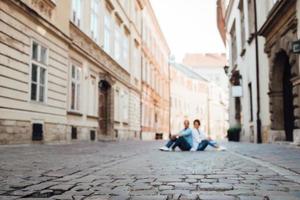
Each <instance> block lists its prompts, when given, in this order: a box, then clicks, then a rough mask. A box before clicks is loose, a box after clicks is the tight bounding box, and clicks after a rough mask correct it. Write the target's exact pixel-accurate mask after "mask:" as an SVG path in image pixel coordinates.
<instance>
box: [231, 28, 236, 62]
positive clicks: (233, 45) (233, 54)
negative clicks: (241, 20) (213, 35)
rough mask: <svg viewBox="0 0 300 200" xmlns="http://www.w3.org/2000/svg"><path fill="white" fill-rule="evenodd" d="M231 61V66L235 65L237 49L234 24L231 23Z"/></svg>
mask: <svg viewBox="0 0 300 200" xmlns="http://www.w3.org/2000/svg"><path fill="white" fill-rule="evenodd" d="M230 36H231V59H232V66H234V65H235V64H236V61H237V60H236V59H237V48H236V31H235V23H233V25H232V28H231V31H230Z"/></svg>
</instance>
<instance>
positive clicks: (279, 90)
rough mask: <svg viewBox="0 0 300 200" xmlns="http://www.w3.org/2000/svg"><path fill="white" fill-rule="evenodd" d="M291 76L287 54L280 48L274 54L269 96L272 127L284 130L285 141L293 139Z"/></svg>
mask: <svg viewBox="0 0 300 200" xmlns="http://www.w3.org/2000/svg"><path fill="white" fill-rule="evenodd" d="M291 78H292V72H291V65H290V63H289V56H288V55H287V54H286V52H285V51H283V50H282V51H280V52H279V53H277V54H276V57H275V59H274V66H273V74H272V81H271V86H272V91H271V95H270V96H271V98H272V111H273V119H274V120H273V127H274V128H275V129H277V130H280V129H281V130H284V132H285V138H286V141H293V130H294V120H295V116H294V106H293V84H292V81H291ZM274 123H276V124H274Z"/></svg>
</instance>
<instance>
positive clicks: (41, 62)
mask: <svg viewBox="0 0 300 200" xmlns="http://www.w3.org/2000/svg"><path fill="white" fill-rule="evenodd" d="M47 63H48V49H47V48H46V47H44V46H42V45H40V44H39V43H37V42H35V41H33V42H32V55H31V79H30V80H31V83H30V84H31V86H30V88H31V90H30V99H31V100H32V101H37V102H45V100H46V78H47V77H46V72H47Z"/></svg>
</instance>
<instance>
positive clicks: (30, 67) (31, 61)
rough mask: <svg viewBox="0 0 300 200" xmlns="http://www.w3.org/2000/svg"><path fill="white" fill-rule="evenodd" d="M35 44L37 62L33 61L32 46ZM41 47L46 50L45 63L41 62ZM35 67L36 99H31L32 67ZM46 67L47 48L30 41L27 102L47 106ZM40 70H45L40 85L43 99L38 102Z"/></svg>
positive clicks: (39, 43)
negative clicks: (42, 89)
mask: <svg viewBox="0 0 300 200" xmlns="http://www.w3.org/2000/svg"><path fill="white" fill-rule="evenodd" d="M34 43H36V44H37V45H38V50H37V60H35V59H33V44H34ZM41 47H43V48H45V49H46V60H45V63H43V62H41V60H40V59H41ZM33 65H36V66H37V72H36V81H35V83H34V84H35V85H36V98H35V99H32V83H33V80H32V66H33ZM48 65H49V48H48V46H46V45H44V44H43V43H41V42H39V41H37V40H35V39H31V48H30V62H29V84H28V87H29V95H28V101H30V102H34V103H40V104H47V102H48ZM41 68H42V69H44V70H45V75H44V84H42V87H43V88H44V97H43V101H40V87H41V83H40V78H41V74H40V72H41Z"/></svg>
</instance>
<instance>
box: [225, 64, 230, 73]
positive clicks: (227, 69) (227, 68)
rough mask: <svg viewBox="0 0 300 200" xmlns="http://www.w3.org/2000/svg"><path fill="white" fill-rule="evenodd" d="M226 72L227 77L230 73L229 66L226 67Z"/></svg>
mask: <svg viewBox="0 0 300 200" xmlns="http://www.w3.org/2000/svg"><path fill="white" fill-rule="evenodd" d="M224 72H225V74H226V75H228V73H229V66H227V65H225V66H224Z"/></svg>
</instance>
